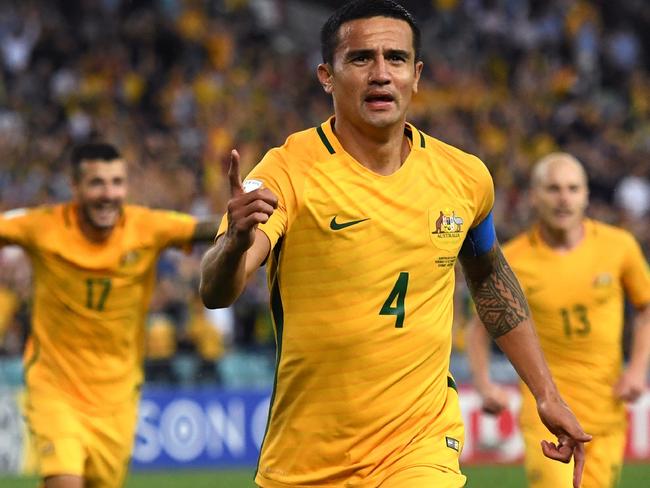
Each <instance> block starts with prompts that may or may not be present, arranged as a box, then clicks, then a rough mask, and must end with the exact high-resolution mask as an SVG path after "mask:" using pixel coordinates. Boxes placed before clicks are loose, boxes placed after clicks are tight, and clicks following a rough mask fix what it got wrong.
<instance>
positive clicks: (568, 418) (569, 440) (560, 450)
mask: <svg viewBox="0 0 650 488" xmlns="http://www.w3.org/2000/svg"><path fill="white" fill-rule="evenodd" d="M537 412H538V413H539V418H540V419H541V420H542V422H543V423H544V425H545V426H546V428H547V429H548V430H550V431H551V432H552V433H553V434H555V436H556V437H557V444H555V443H553V442H549V441H545V440H543V441H542V452H543V453H544V455H545V456H546V457H547V458H550V459H554V460H556V461H560V462H563V463H568V462H569V461H570V460H571V456H573V461H574V465H573V487H574V488H579V487H580V483H581V482H582V470H583V468H584V466H585V447H584V443H585V442H589V441H590V440H591V436H590V435H588V434H586V433H585V431H584V430H582V427H581V426H580V423H579V422H578V419H576V417H575V415H573V412H572V411H571V409H569V407H568V406H567V404H566V403H564V401H563V400H562V399H561V398H560V397H559V396H558V397H555V398H553V399H549V400H542V401H539V402H537Z"/></svg>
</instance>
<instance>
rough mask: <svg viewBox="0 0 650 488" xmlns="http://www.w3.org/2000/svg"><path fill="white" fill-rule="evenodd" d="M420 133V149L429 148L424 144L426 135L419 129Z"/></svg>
mask: <svg viewBox="0 0 650 488" xmlns="http://www.w3.org/2000/svg"><path fill="white" fill-rule="evenodd" d="M418 133H419V134H420V147H427V145H426V143H425V142H424V134H423V133H422V131H421V130H419V129H418Z"/></svg>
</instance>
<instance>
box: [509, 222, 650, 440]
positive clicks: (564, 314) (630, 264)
mask: <svg viewBox="0 0 650 488" xmlns="http://www.w3.org/2000/svg"><path fill="white" fill-rule="evenodd" d="M504 254H505V255H506V258H507V259H508V262H509V263H510V265H511V267H512V268H513V270H514V271H515V273H516V274H517V278H518V279H519V281H520V283H521V285H522V288H523V290H524V292H525V294H526V298H527V299H528V303H529V305H530V309H531V313H532V316H533V319H534V321H535V327H536V329H537V335H538V336H539V340H540V343H541V346H542V349H543V350H544V356H545V357H546V360H547V362H548V364H549V367H550V369H551V372H552V373H553V378H554V379H555V382H556V383H557V385H558V388H559V390H560V392H561V394H562V396H563V398H564V399H565V400H566V401H567V403H568V404H569V405H570V406H571V408H572V409H573V411H574V413H575V414H576V416H577V417H578V419H580V422H581V423H582V426H583V427H584V428H585V429H586V430H587V432H589V433H592V434H596V433H598V432H604V431H607V430H609V429H610V428H612V427H616V426H618V427H622V426H624V422H625V409H624V405H623V403H622V402H620V401H617V400H616V399H615V398H614V395H613V387H614V384H615V383H616V381H617V380H618V378H619V375H620V374H621V371H622V347H621V340H622V332H623V298H624V293H625V294H626V295H627V296H628V297H629V299H630V300H631V301H632V302H633V303H634V304H635V305H642V304H645V303H648V302H650V271H649V270H648V265H647V262H646V260H645V258H644V257H643V254H642V252H641V249H640V247H639V245H638V244H637V242H636V241H635V240H634V238H633V237H632V235H630V234H629V233H628V232H626V231H623V230H622V229H617V228H615V227H611V226H609V225H606V224H603V223H600V222H596V221H592V220H585V237H584V240H583V241H582V242H581V243H580V244H579V245H578V246H577V247H576V248H575V249H573V250H572V251H570V252H568V253H563V254H560V253H557V252H555V251H554V250H552V249H551V248H550V247H548V246H547V245H546V244H545V243H544V241H543V240H542V239H541V237H540V235H539V230H538V229H537V228H533V229H532V230H531V231H529V232H527V233H525V234H522V235H520V236H518V237H517V238H515V239H514V240H513V241H511V242H510V243H508V244H507V245H506V246H505V247H504ZM522 392H523V395H524V403H523V408H522V422H523V423H524V424H525V423H529V422H539V420H538V418H537V413H536V407H535V402H534V400H533V398H532V396H531V394H530V393H529V392H528V390H527V388H522Z"/></svg>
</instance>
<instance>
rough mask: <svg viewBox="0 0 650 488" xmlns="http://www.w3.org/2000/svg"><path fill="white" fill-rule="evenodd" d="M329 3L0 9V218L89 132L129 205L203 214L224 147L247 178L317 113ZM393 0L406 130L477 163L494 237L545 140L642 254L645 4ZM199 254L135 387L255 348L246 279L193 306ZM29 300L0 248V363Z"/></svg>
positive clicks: (208, 1) (55, 180) (45, 190)
mask: <svg viewBox="0 0 650 488" xmlns="http://www.w3.org/2000/svg"><path fill="white" fill-rule="evenodd" d="M341 3H342V2H340V1H339V2H336V1H320V2H319V1H312V2H310V1H305V0H303V1H299V0H294V1H292V0H129V1H127V0H58V1H30V0H24V1H20V0H13V1H9V0H7V1H3V2H1V3H0V65H1V69H2V77H1V78H0V154H1V155H2V162H1V163H0V211H2V210H8V209H11V208H16V207H22V206H31V205H36V204H42V203H48V202H55V201H60V200H63V199H66V198H67V197H69V195H70V188H69V184H68V172H67V170H68V168H67V156H68V154H69V149H70V147H71V146H72V145H73V144H74V143H76V142H80V141H85V140H88V139H92V138H95V139H102V140H107V141H109V142H112V143H114V144H115V145H116V146H118V147H119V148H120V150H121V151H122V152H123V154H124V156H125V157H126V159H127V160H128V161H129V164H130V171H131V174H130V185H131V189H132V192H131V200H132V201H133V202H136V203H143V204H147V205H151V206H154V207H166V208H173V209H177V210H181V211H187V212H191V213H194V214H197V215H203V216H204V215H213V214H214V215H218V214H220V213H221V212H222V211H223V210H224V206H225V202H226V200H227V197H228V189H227V186H226V181H225V178H224V176H225V168H226V165H227V161H228V155H229V152H230V149H231V148H233V147H236V148H237V149H238V150H239V151H240V153H241V155H242V163H243V166H244V169H245V170H246V169H249V168H250V167H252V166H253V165H254V164H255V163H256V162H257V161H258V160H259V158H260V157H261V155H263V153H264V152H265V150H266V149H267V148H269V147H271V146H274V145H278V144H281V143H282V142H283V141H284V139H285V138H286V136H287V135H288V134H290V133H291V132H294V131H297V130H301V129H303V128H306V127H310V126H313V125H316V124H318V123H320V122H321V121H322V120H324V119H325V118H327V117H328V116H329V115H330V113H331V102H330V100H329V99H328V97H327V96H326V95H325V94H324V93H323V92H322V90H321V88H320V86H319V85H318V84H317V81H316V77H315V67H316V65H317V63H318V62H320V52H319V45H318V36H317V32H318V29H319V28H320V25H321V24H322V22H323V21H324V20H325V18H326V17H327V15H328V14H329V13H330V12H331V9H332V8H333V7H336V6H337V5H340V4H341ZM403 3H404V4H405V5H406V6H407V7H409V8H411V9H412V11H413V12H414V13H416V15H417V16H418V19H419V21H420V24H421V27H422V30H423V36H422V40H423V49H422V52H423V60H424V63H425V69H424V73H423V79H422V81H421V84H420V90H419V93H418V96H417V98H416V100H415V103H414V105H413V109H412V112H411V115H410V120H411V121H412V122H414V123H415V124H416V125H417V126H418V127H419V128H420V129H422V130H423V131H425V132H427V133H429V134H431V135H433V136H434V137H438V138H439V139H442V140H444V141H445V142H448V143H451V144H453V145H456V146H458V147H460V148H462V149H464V150H466V151H468V152H471V153H474V154H477V155H478V156H479V157H481V158H482V159H483V160H484V161H485V163H486V164H487V165H488V167H489V168H490V170H491V172H492V175H493V177H494V181H495V186H496V190H497V202H496V207H495V221H496V222H497V230H498V233H499V238H500V240H501V241H505V240H507V239H508V238H510V237H512V236H513V235H514V234H515V233H517V232H519V231H520V230H521V229H522V228H523V227H525V226H526V225H528V224H529V223H530V221H531V215H530V210H529V207H528V204H527V181H528V177H529V170H530V168H531V165H532V164H533V163H534V161H535V160H536V159H537V158H539V157H540V156H542V155H544V154H546V153H548V152H550V151H553V150H558V149H561V150H566V151H569V152H571V153H573V154H574V155H576V156H577V157H578V158H579V159H580V160H581V161H582V162H583V163H584V164H585V166H586V168H587V172H588V175H589V178H590V189H591V207H590V213H591V215H593V216H595V217H597V218H599V219H602V220H604V221H607V222H611V223H616V224H619V225H622V226H624V227H626V228H629V229H630V230H631V231H632V232H634V233H635V235H636V236H637V237H638V238H639V239H640V241H641V242H642V244H643V246H644V248H645V251H646V253H648V251H650V225H648V212H649V211H650V48H649V46H650V3H648V2H645V1H642V0H619V1H618V2H607V1H604V0H601V1H581V0H547V1H542V0H430V1H428V2H427V1H424V0H419V1H415V0H414V1H405V2H403ZM200 255H201V249H197V250H195V251H194V252H193V253H191V254H189V255H184V254H180V253H175V252H168V253H166V254H165V255H163V257H162V259H161V262H160V265H159V275H160V280H159V286H158V289H157V291H156V295H155V297H154V302H153V305H152V313H151V317H150V324H149V331H150V334H149V338H148V345H147V347H148V357H149V360H148V363H147V364H148V374H149V377H150V378H151V379H152V380H157V379H160V381H180V380H179V378H180V379H183V378H185V379H187V378H188V377H191V376H192V374H196V375H198V376H199V377H201V378H209V379H210V381H213V380H215V379H216V380H217V381H219V380H222V379H223V378H220V372H221V373H222V372H223V368H222V369H219V368H215V367H214V364H215V362H217V361H218V360H219V358H223V357H224V355H227V353H228V352H229V351H260V350H261V351H271V353H272V349H273V337H272V331H271V327H270V319H269V316H268V310H267V308H266V304H265V303H266V299H267V295H266V290H265V284H264V278H263V277H262V276H260V278H259V279H258V280H256V282H255V283H253V284H252V285H251V286H250V287H249V289H247V291H246V294H245V295H244V297H243V298H242V300H240V302H239V303H238V304H237V305H235V306H234V307H233V308H232V309H230V310H226V311H221V312H208V311H206V310H205V309H203V307H202V306H201V304H200V303H199V301H198V300H197V297H196V284H197V268H198V261H199V259H200ZM458 296H459V298H458V306H457V311H458V323H459V324H462V322H463V320H464V316H465V315H466V314H468V313H470V312H469V308H470V307H469V305H468V301H467V296H466V293H465V291H464V289H463V286H462V283H461V285H460V286H459V287H458ZM28 302H29V270H28V266H27V265H26V264H25V259H24V256H22V255H21V254H20V253H18V252H17V251H15V250H14V249H5V250H4V251H2V253H1V254H0V331H2V332H0V354H5V355H14V356H15V355H18V354H19V353H20V351H21V348H22V344H23V342H24V337H25V331H26V330H27V325H26V324H27V323H28V306H27V305H28ZM461 342H462V341H458V344H460V343H461ZM174 357H176V358H178V357H185V358H191V361H190V362H189V363H187V364H189V366H187V364H186V363H183V362H182V361H180V362H177V363H175V364H173V365H171V366H170V363H169V358H174ZM197 358H198V359H197ZM179 365H180V366H179ZM183 365H185V366H187V367H185V366H183ZM184 371H185V372H184ZM187 371H189V373H187Z"/></svg>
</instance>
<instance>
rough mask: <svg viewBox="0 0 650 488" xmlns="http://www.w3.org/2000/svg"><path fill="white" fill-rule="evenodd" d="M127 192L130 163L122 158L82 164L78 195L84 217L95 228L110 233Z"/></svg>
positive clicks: (87, 161)
mask: <svg viewBox="0 0 650 488" xmlns="http://www.w3.org/2000/svg"><path fill="white" fill-rule="evenodd" d="M126 192H127V187H126V163H125V162H124V161H123V160H122V159H113V160H111V161H102V160H85V161H83V162H82V163H81V167H80V175H79V180H78V181H77V182H76V183H75V185H74V195H75V200H76V202H77V204H78V205H79V210H80V214H81V218H82V219H83V220H84V222H85V223H86V224H89V225H90V226H91V227H92V228H94V229H96V230H99V231H106V230H110V229H112V228H113V227H114V226H115V224H116V223H117V221H118V219H119V218H120V215H121V213H122V205H123V204H124V199H125V198H126Z"/></svg>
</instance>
